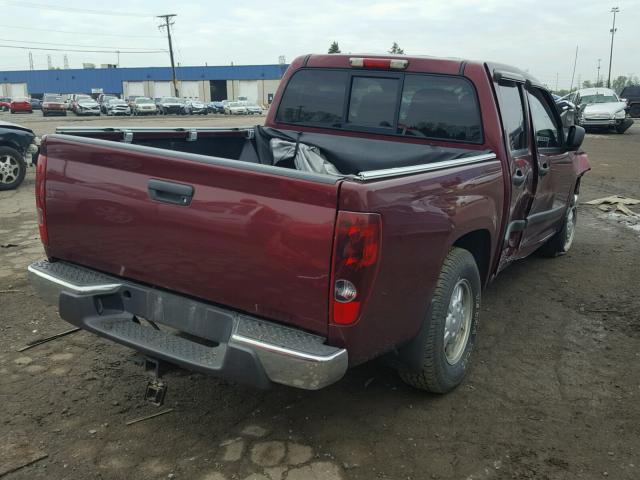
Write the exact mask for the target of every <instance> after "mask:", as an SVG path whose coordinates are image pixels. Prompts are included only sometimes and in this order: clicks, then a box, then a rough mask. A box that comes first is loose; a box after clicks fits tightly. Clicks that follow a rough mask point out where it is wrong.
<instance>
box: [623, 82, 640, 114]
mask: <svg viewBox="0 0 640 480" xmlns="http://www.w3.org/2000/svg"><path fill="white" fill-rule="evenodd" d="M620 97H621V98H620V99H621V100H625V101H626V102H627V107H628V111H629V115H630V116H632V117H635V118H638V117H640V85H629V86H628V87H624V88H623V89H622V92H620Z"/></svg>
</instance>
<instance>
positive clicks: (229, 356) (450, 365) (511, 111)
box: [29, 54, 589, 395]
mask: <svg viewBox="0 0 640 480" xmlns="http://www.w3.org/2000/svg"><path fill="white" fill-rule="evenodd" d="M345 99H350V101H345ZM232 103H234V102H232ZM232 103H230V104H228V106H227V107H228V108H235V106H234V105H232ZM265 124H266V127H262V126H256V127H254V128H247V129H240V128H229V129H228V130H222V129H216V130H215V131H212V130H211V129H210V128H203V129H197V128H194V129H193V130H192V131H190V132H186V131H185V129H184V128H177V129H167V128H162V129H157V130H155V131H154V130H153V129H149V128H140V129H136V128H130V129H129V128H126V129H124V128H123V129H115V128H112V127H110V128H99V127H97V128H93V129H91V128H86V127H79V128H77V129H74V128H73V127H69V128H61V129H59V130H57V133H60V135H56V134H54V135H47V137H46V139H45V148H44V150H45V151H46V154H45V155H41V157H40V160H39V164H38V166H39V173H38V174H37V175H36V192H37V194H36V206H37V209H38V212H39V220H40V235H41V238H42V242H43V244H44V247H45V252H46V255H47V257H48V258H47V259H46V260H43V261H39V262H36V263H34V264H32V265H31V266H30V267H29V277H30V279H31V281H32V283H33V285H34V286H35V289H36V291H37V292H39V294H40V295H41V296H42V297H43V298H44V299H45V300H47V301H49V302H51V303H52V304H53V305H55V306H57V307H58V308H59V312H60V315H61V317H62V318H63V319H64V320H67V321H68V322H70V323H72V324H74V325H75V326H77V327H80V328H83V329H86V330H88V331H90V332H93V333H95V334H97V335H99V336H102V337H104V338H107V339H110V340H112V341H114V342H118V343H121V344H123V345H126V346H127V347H130V348H133V349H135V350H138V351H140V352H141V353H142V354H144V355H147V356H150V357H152V358H156V359H159V360H160V361H168V362H171V363H176V364H178V365H180V366H182V367H185V368H190V369H193V370H196V371H199V372H201V373H209V374H211V375H216V376H221V377H226V378H230V379H233V380H235V381H242V382H246V383H249V384H252V385H255V386H260V387H267V386H269V385H270V384H271V383H280V384H285V385H289V386H293V387H297V388H305V389H312V390H315V389H319V388H323V387H326V386H327V385H330V384H332V383H334V382H336V381H338V380H339V379H340V378H342V377H343V375H344V374H345V372H346V370H347V368H348V367H349V366H356V365H359V364H362V363H364V362H366V361H369V360H371V359H373V358H376V357H379V356H381V355H386V356H387V358H386V360H387V361H388V362H387V363H388V364H391V365H394V366H395V367H396V368H397V369H398V371H399V374H400V376H401V378H402V379H403V380H404V381H405V382H407V383H408V384H409V385H412V386H414V387H416V388H418V389H422V390H428V391H431V392H437V393H445V392H448V391H450V390H452V389H453V388H455V387H456V386H457V385H459V384H460V383H461V382H462V381H463V379H464V377H465V375H466V373H467V372H468V371H469V369H470V367H471V364H472V363H473V354H472V352H473V350H474V345H475V343H476V337H477V336H478V335H482V331H481V329H479V328H478V325H479V317H480V316H481V311H485V310H484V309H482V307H481V303H482V302H481V299H482V296H483V294H484V291H485V287H486V286H487V285H488V284H489V282H490V281H491V280H492V279H493V278H495V277H496V276H497V275H498V274H499V272H500V271H501V270H503V269H504V268H505V267H507V266H508V265H509V264H511V263H513V262H515V261H518V260H519V259H522V258H524V257H526V256H528V255H530V254H532V253H533V252H535V251H540V253H541V254H544V255H546V256H550V257H555V256H559V255H562V254H564V253H566V252H567V251H568V250H569V249H570V248H571V246H572V244H573V242H574V239H575V237H576V235H575V234H576V233H577V232H576V230H575V226H576V219H577V216H576V215H577V208H578V205H579V201H578V200H579V199H578V194H579V187H580V180H581V177H582V175H583V174H584V173H585V172H586V171H587V170H589V163H588V160H587V156H586V154H585V153H584V152H582V151H581V150H580V145H581V142H582V140H583V139H584V129H583V128H582V127H579V126H575V125H574V126H572V127H570V128H569V129H568V131H566V132H565V130H564V129H563V128H562V125H561V121H560V116H559V114H558V112H557V110H556V108H555V105H554V101H553V99H552V98H551V95H550V93H549V92H548V90H547V89H546V88H545V87H544V86H543V85H542V84H541V83H540V82H539V81H538V80H536V79H535V78H534V77H532V76H531V75H529V74H528V73H527V72H525V71H522V70H519V69H517V68H514V67H509V66H506V65H502V64H492V63H481V62H474V61H463V60H458V59H439V58H433V57H418V56H413V57H412V56H409V55H401V56H384V55H380V56H377V57H370V58H364V57H358V56H353V55H340V54H332V55H306V56H304V57H298V58H297V59H295V60H294V61H293V62H292V63H291V65H290V67H289V68H288V69H287V71H286V73H285V74H284V78H283V79H282V82H280V86H279V88H278V91H277V92H276V94H275V100H274V108H271V109H270V110H269V115H268V116H267V118H266V122H265ZM125 138H126V139H127V141H128V142H130V143H126V142H123V139H125ZM185 139H190V140H191V141H185ZM194 153H197V154H199V155H198V156H195V155H193V154H194ZM203 156H207V157H206V160H204V157H203ZM114 158H117V159H118V161H117V162H113V161H112V159H114ZM105 164H108V167H109V168H105ZM41 165H42V167H41ZM132 169H135V171H132ZM123 186H125V187H124V188H123ZM49 188H51V190H52V192H51V193H50V192H49ZM43 192H46V196H45V195H43ZM105 203H107V204H108V205H110V206H112V208H114V207H115V208H117V209H118V211H120V212H122V213H123V214H126V222H127V225H126V228H123V224H122V223H121V222H120V221H112V220H111V219H109V218H104V217H100V216H97V215H96V211H98V210H102V208H103V206H104V205H105ZM585 246H586V247H588V246H589V244H588V242H586V243H585V244H584V245H583V248H582V249H581V250H580V251H579V252H578V254H577V255H580V256H582V257H583V259H584V261H589V257H588V253H585V251H586V250H587V249H586V248H584V247H585ZM527 266H529V267H531V266H532V265H531V264H528V265H526V264H525V265H520V267H521V268H519V269H518V272H510V275H509V277H510V278H509V281H511V282H518V281H519V282H522V283H521V284H520V288H521V289H522V291H523V293H522V296H521V297H520V298H518V299H516V300H515V301H520V302H521V301H535V302H542V301H544V300H545V299H544V297H542V296H541V297H539V298H533V297H532V296H530V295H529V296H527V293H526V292H524V291H525V290H526V286H527V284H528V282H530V281H531V277H530V273H528V272H527ZM539 268H541V265H540V264H536V265H535V269H536V270H539ZM534 273H536V274H538V273H539V272H537V271H536V272H534ZM566 276H567V281H569V279H570V278H571V277H570V272H566ZM502 283H503V284H504V283H505V282H502ZM496 287H498V288H499V285H496ZM494 291H495V288H494ZM485 313H490V312H486V311H485ZM514 315H517V312H514ZM138 318H144V319H145V320H147V321H148V322H143V321H139V320H138ZM522 321H527V320H526V319H523V320H522ZM165 327H166V328H165ZM528 328H536V322H535V320H532V321H530V324H529V325H528ZM178 331H179V332H181V333H182V332H184V334H185V335H181V334H180V335H176V333H177V332H178ZM485 348H490V346H486V347H485ZM501 348H504V347H503V346H502V345H500V344H497V345H495V349H496V350H499V349H501ZM532 348H536V347H535V345H532ZM489 357H491V356H490V355H488V356H486V355H485V358H489ZM494 357H495V358H498V357H499V356H494ZM486 368H487V369H489V370H490V368H491V367H490V366H487V367H486ZM499 374H502V375H511V374H513V373H512V372H509V371H506V372H505V369H501V370H500V372H499ZM466 394H467V392H464V395H466Z"/></svg>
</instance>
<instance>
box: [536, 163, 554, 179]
mask: <svg viewBox="0 0 640 480" xmlns="http://www.w3.org/2000/svg"><path fill="white" fill-rule="evenodd" d="M550 169H551V167H550V166H549V160H542V161H541V162H538V173H539V175H540V176H541V177H544V176H545V175H546V174H547V173H549V170H550Z"/></svg>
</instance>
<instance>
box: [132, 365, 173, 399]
mask: <svg viewBox="0 0 640 480" xmlns="http://www.w3.org/2000/svg"><path fill="white" fill-rule="evenodd" d="M138 362H139V364H140V365H141V366H142V367H143V368H144V371H145V372H150V373H151V378H150V379H149V381H148V382H147V386H146V388H145V391H144V399H145V400H146V401H147V402H149V403H151V405H155V406H156V407H161V406H162V405H163V404H164V399H165V396H166V395H167V384H166V383H165V382H163V381H162V374H164V373H165V372H166V371H167V364H166V363H165V362H163V361H162V360H159V359H157V358H152V357H147V356H142V357H140V358H139V359H138Z"/></svg>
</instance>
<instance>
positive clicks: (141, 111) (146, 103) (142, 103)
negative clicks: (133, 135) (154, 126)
mask: <svg viewBox="0 0 640 480" xmlns="http://www.w3.org/2000/svg"><path fill="white" fill-rule="evenodd" d="M156 113H158V109H157V107H156V104H155V102H154V101H153V100H151V99H150V98H149V97H136V98H135V99H134V100H133V102H131V115H155V114H156Z"/></svg>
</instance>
